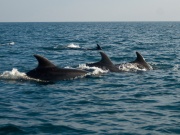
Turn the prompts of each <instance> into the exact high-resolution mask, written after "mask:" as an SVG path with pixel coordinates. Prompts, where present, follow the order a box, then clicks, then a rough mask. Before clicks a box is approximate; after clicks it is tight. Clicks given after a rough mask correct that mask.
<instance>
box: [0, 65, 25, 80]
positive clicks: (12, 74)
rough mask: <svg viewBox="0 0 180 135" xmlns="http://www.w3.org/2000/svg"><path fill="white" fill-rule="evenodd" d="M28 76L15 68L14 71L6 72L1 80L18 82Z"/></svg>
mask: <svg viewBox="0 0 180 135" xmlns="http://www.w3.org/2000/svg"><path fill="white" fill-rule="evenodd" d="M25 76H26V74H25V73H22V72H19V71H18V70H17V69H16V68H13V69H12V71H4V72H3V73H2V74H1V75H0V78H1V79H7V80H16V79H21V78H24V77H25Z"/></svg>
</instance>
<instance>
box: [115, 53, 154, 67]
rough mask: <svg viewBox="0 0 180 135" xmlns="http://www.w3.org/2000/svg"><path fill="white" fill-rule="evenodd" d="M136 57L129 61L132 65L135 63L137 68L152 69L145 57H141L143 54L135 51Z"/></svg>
mask: <svg viewBox="0 0 180 135" xmlns="http://www.w3.org/2000/svg"><path fill="white" fill-rule="evenodd" d="M136 55H137V58H136V59H135V60H134V61H132V62H129V63H131V64H133V65H135V66H136V67H138V68H139V69H146V70H152V69H153V68H152V67H151V66H150V65H149V64H148V63H147V62H146V61H145V59H144V58H143V56H142V55H141V54H140V53H139V52H136ZM120 65H122V64H117V65H116V66H117V67H119V66H120Z"/></svg>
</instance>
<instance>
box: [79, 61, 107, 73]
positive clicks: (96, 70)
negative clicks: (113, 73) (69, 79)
mask: <svg viewBox="0 0 180 135" xmlns="http://www.w3.org/2000/svg"><path fill="white" fill-rule="evenodd" d="M79 68H80V69H83V70H87V71H89V73H88V75H99V74H104V73H107V72H108V70H102V69H101V68H98V67H89V66H86V64H80V65H79Z"/></svg>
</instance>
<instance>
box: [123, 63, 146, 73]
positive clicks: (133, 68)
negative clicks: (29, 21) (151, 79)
mask: <svg viewBox="0 0 180 135" xmlns="http://www.w3.org/2000/svg"><path fill="white" fill-rule="evenodd" d="M119 70H121V71H126V72H128V71H135V72H136V71H146V69H145V68H139V67H138V66H137V65H136V64H131V63H125V64H121V65H119Z"/></svg>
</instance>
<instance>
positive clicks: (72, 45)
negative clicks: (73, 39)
mask: <svg viewBox="0 0 180 135" xmlns="http://www.w3.org/2000/svg"><path fill="white" fill-rule="evenodd" d="M67 47H68V48H80V46H79V45H75V44H73V43H71V44H69V45H68V46H67Z"/></svg>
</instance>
